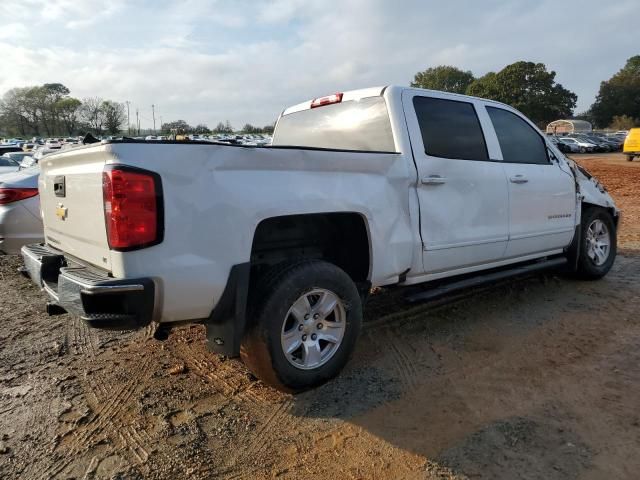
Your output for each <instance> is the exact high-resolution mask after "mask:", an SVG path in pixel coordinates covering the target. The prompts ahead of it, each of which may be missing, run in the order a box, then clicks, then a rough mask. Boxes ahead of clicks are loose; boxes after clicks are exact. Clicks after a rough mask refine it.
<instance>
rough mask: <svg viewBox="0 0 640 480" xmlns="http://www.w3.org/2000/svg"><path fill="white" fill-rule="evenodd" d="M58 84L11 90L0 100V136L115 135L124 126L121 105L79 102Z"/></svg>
mask: <svg viewBox="0 0 640 480" xmlns="http://www.w3.org/2000/svg"><path fill="white" fill-rule="evenodd" d="M70 93H71V92H70V91H69V89H68V88H67V87H65V86H64V85H62V84H61V83H45V84H44V85H40V86H31V87H24V88H12V89H11V90H9V91H8V92H6V93H5V94H4V96H3V97H2V99H0V133H3V134H4V135H12V136H21V137H28V136H36V137H40V136H46V137H52V136H60V135H76V134H78V133H86V132H88V131H91V132H93V133H97V134H103V133H109V134H112V135H113V134H117V133H118V132H119V131H120V130H121V128H122V126H123V125H124V124H126V121H127V116H126V112H125V107H124V104H122V103H119V102H115V101H112V100H105V99H103V98H100V97H89V98H84V99H82V100H79V99H77V98H74V97H72V96H70Z"/></svg>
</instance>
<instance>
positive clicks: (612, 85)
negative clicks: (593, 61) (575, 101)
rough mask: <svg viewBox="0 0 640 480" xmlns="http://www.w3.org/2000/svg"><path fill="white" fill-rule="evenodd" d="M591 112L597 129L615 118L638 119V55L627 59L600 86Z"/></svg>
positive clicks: (639, 71) (639, 113) (639, 94)
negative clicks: (618, 69)
mask: <svg viewBox="0 0 640 480" xmlns="http://www.w3.org/2000/svg"><path fill="white" fill-rule="evenodd" d="M591 110H592V112H593V117H594V120H595V123H596V124H597V125H598V126H599V127H606V126H608V125H609V124H611V122H612V121H613V117H615V116H622V115H626V116H628V117H631V118H638V119H640V55H636V56H634V57H631V58H630V59H628V60H627V63H626V64H625V66H624V67H623V68H622V69H621V70H620V71H618V72H617V73H616V74H615V75H614V76H612V77H611V78H610V79H609V80H606V81H604V82H602V83H601V84H600V90H599V92H598V96H597V97H596V101H595V102H594V104H593V105H592V106H591Z"/></svg>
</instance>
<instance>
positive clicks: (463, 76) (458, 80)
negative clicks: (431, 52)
mask: <svg viewBox="0 0 640 480" xmlns="http://www.w3.org/2000/svg"><path fill="white" fill-rule="evenodd" d="M473 80H474V77H473V73H471V72H470V71H466V72H465V71H463V70H460V69H459V68H456V67H452V66H449V65H440V66H438V67H431V68H427V69H426V70H424V71H422V72H418V73H416V74H415V76H414V77H413V82H411V86H412V87H418V88H428V89H431V90H441V91H443V92H453V93H465V92H466V91H467V88H468V87H469V85H470V84H471V82H473Z"/></svg>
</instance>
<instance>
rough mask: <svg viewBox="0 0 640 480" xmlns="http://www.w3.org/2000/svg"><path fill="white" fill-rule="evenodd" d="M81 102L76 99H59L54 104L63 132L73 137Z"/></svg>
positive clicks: (76, 127)
mask: <svg viewBox="0 0 640 480" xmlns="http://www.w3.org/2000/svg"><path fill="white" fill-rule="evenodd" d="M81 105H82V102H81V101H80V100H78V99H77V98H72V97H67V98H61V99H60V100H58V101H57V102H56V103H55V109H56V112H57V115H58V117H59V118H60V121H61V123H62V125H63V126H64V128H65V132H66V133H67V134H68V135H73V134H74V133H76V131H77V129H78V121H79V115H80V106H81Z"/></svg>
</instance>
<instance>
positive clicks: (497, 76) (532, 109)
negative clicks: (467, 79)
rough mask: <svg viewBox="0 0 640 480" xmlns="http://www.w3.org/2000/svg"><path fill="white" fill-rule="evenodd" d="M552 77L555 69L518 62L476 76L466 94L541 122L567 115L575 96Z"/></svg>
mask: <svg viewBox="0 0 640 480" xmlns="http://www.w3.org/2000/svg"><path fill="white" fill-rule="evenodd" d="M555 77H556V72H554V71H551V72H549V71H547V67H546V66H545V65H544V63H533V62H524V61H520V62H515V63H512V64H511V65H507V66H506V67H504V68H503V69H502V70H500V71H499V72H497V73H494V72H489V73H487V74H486V75H485V76H483V77H480V78H478V79H477V80H475V81H474V82H473V83H472V84H471V85H469V88H468V89H467V94H469V95H475V96H477V97H483V98H489V99H492V100H497V101H499V102H503V103H506V104H508V105H511V106H512V107H514V108H517V109H518V110H520V111H521V112H522V113H524V114H525V115H526V116H527V117H529V118H530V119H531V120H532V121H534V122H535V123H537V124H539V125H542V124H545V123H548V122H550V121H552V120H556V119H558V118H566V117H570V116H571V114H572V112H573V109H574V108H575V106H576V100H577V99H578V97H577V96H576V94H575V93H573V92H571V91H569V90H567V89H566V88H564V87H563V86H562V85H561V84H559V83H556V81H555Z"/></svg>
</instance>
